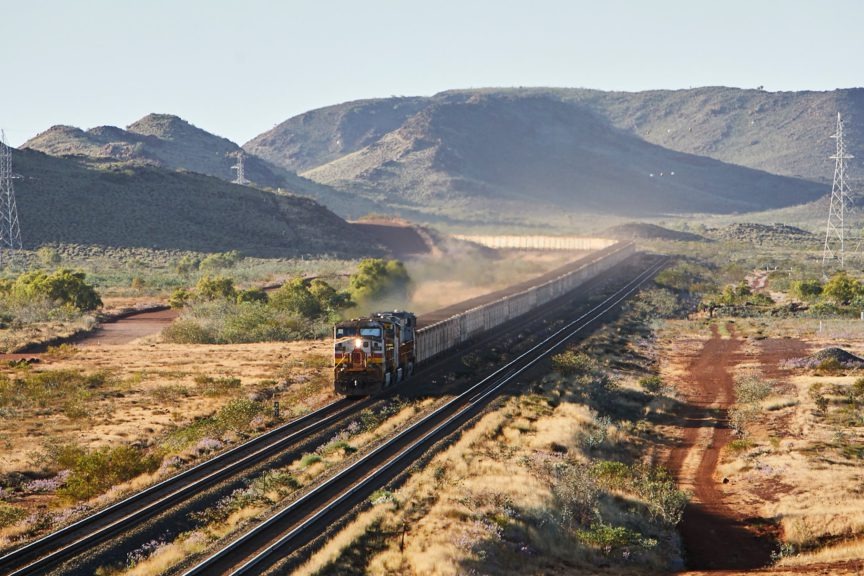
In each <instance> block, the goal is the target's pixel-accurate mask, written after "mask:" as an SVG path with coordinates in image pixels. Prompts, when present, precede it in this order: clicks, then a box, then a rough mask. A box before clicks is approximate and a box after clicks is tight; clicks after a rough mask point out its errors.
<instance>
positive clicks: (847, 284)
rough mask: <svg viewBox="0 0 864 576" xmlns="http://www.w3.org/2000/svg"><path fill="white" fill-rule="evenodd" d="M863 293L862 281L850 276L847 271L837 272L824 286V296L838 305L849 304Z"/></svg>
mask: <svg viewBox="0 0 864 576" xmlns="http://www.w3.org/2000/svg"><path fill="white" fill-rule="evenodd" d="M861 294H862V286H861V282H859V281H858V280H857V279H855V278H852V277H850V276H849V275H848V274H847V273H846V271H841V272H837V273H836V274H834V275H833V276H831V278H830V279H829V280H828V281H827V282H826V283H825V285H824V286H823V287H822V296H823V297H824V298H825V299H827V300H828V301H829V302H831V303H833V304H836V305H838V306H842V305H845V304H849V303H850V302H851V301H852V300H853V299H855V297H856V296H859V295H861Z"/></svg>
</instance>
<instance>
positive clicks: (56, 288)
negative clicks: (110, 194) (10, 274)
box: [10, 268, 102, 312]
mask: <svg viewBox="0 0 864 576" xmlns="http://www.w3.org/2000/svg"><path fill="white" fill-rule="evenodd" d="M85 278H86V275H85V274H84V272H72V271H71V270H67V269H65V268H61V269H60V270H57V271H55V272H53V273H51V274H48V273H47V272H45V271H44V270H34V271H31V272H25V273H24V274H22V275H21V276H19V277H18V278H17V279H16V280H15V282H14V283H13V285H12V287H11V290H10V293H11V296H12V298H14V299H16V300H18V301H19V302H29V301H38V300H40V299H47V300H48V301H49V302H51V303H53V304H54V305H59V306H62V305H68V306H70V307H72V308H75V309H77V310H79V311H81V312H88V311H90V310H95V309H96V308H99V307H100V306H102V300H101V299H100V298H99V295H98V294H97V293H96V290H95V289H94V288H93V286H91V285H90V284H87V282H85Z"/></svg>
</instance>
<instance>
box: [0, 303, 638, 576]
mask: <svg viewBox="0 0 864 576" xmlns="http://www.w3.org/2000/svg"><path fill="white" fill-rule="evenodd" d="M634 289H635V288H634ZM619 292H620V291H619ZM624 297H626V296H624ZM622 298H623V297H622ZM616 303H617V302H616ZM613 306H614V304H613ZM540 314H542V311H540V310H538V311H537V314H533V313H532V314H526V315H525V317H521V318H519V319H518V320H514V321H512V322H511V323H510V326H509V330H512V331H515V330H522V329H524V328H525V327H527V326H529V325H530V323H531V322H533V321H536V319H537V318H539V317H540ZM580 318H583V319H584V318H585V316H584V315H583V316H582V317H580ZM571 324H572V323H571ZM568 326H570V324H568ZM502 328H503V327H502ZM564 329H566V327H565V328H562V330H564ZM579 329H580V330H581V329H582V328H579ZM560 332H561V330H559V331H558V332H556V334H558V333H560ZM498 336H500V334H499V335H497V336H495V335H484V336H481V337H479V338H476V339H475V340H474V344H475V345H476V346H478V347H479V346H482V345H484V344H487V345H488V342H490V341H492V340H493V339H494V338H495V337H498ZM546 341H548V339H547V340H546ZM546 341H544V342H546ZM535 348H536V347H535ZM532 350H534V349H532ZM463 352H465V347H464V346H460V347H458V348H457V349H454V350H453V354H457V355H458V354H460V353H463ZM524 356H525V355H523V356H520V359H523V358H524ZM520 359H517V360H516V361H514V362H518V361H519V360H520ZM538 359H539V357H538ZM534 362H536V360H534V361H532V362H531V364H533V363H534ZM443 364H446V358H442V359H438V360H435V361H432V362H431V364H429V365H428V366H426V367H425V368H424V369H423V370H422V371H421V372H420V373H418V375H417V376H415V379H412V382H415V384H417V382H416V380H420V379H421V378H422V376H423V374H427V375H428V374H429V373H432V372H435V371H436V369H438V368H440V367H441V365H443ZM513 366H514V364H513V363H511V364H508V365H507V367H504V368H502V369H500V370H498V371H496V372H495V373H494V374H492V375H491V376H489V377H488V378H486V379H484V380H483V381H481V382H480V383H478V384H477V385H475V386H474V387H473V388H472V390H477V389H478V388H477V387H478V386H481V385H483V386H485V385H488V383H489V382H490V379H496V378H501V377H503V375H504V374H506V373H507V371H508V370H512V369H513V368H512V367H513ZM528 366H530V364H528V365H526V366H525V367H524V368H521V369H520V370H519V372H517V373H521V371H522V370H524V369H526V368H527V367H528ZM508 367H510V368H508ZM508 381H509V380H508ZM501 385H502V386H503V384H501ZM499 388H500V387H499ZM496 389H497V388H496ZM466 394H468V393H464V394H462V395H460V396H458V397H457V398H454V399H453V400H451V401H450V402H448V403H446V404H445V405H443V406H442V407H441V408H440V409H439V410H437V411H435V412H434V413H433V414H430V415H429V416H428V417H426V418H425V419H424V420H422V421H421V422H425V423H427V424H426V425H427V426H428V425H431V422H432V420H430V418H432V417H433V416H435V415H437V416H435V417H436V418H440V417H441V415H442V414H443V413H444V412H445V411H454V413H455V414H456V416H459V415H463V414H467V413H468V412H466V410H468V408H467V407H466V406H463V409H459V408H457V406H456V404H457V403H459V402H462V403H463V404H464V402H465V398H466ZM487 397H488V396H483V398H487ZM457 400H458V402H457ZM379 401H380V400H377V399H363V400H348V399H343V400H339V401H336V402H334V403H331V404H329V405H327V406H324V407H322V408H320V409H319V410H317V411H315V412H312V413H310V414H307V415H305V416H303V417H301V418H298V419H296V420H293V421H291V422H288V423H286V424H284V425H282V426H280V427H278V428H275V429H273V430H271V431H269V432H267V433H265V434H263V435H261V436H258V437H256V438H253V439H252V440H250V441H248V442H246V443H244V444H241V445H238V446H236V447H234V448H232V449H231V450H228V451H226V452H224V453H222V454H219V455H218V456H216V457H214V458H212V459H210V460H208V461H206V462H202V463H201V464H198V465H196V466H194V467H192V468H189V469H188V470H185V471H183V472H181V473H180V474H177V475H175V476H173V477H171V478H168V479H166V480H164V481H162V482H159V483H158V484H155V485H153V486H151V487H149V488H147V489H145V490H143V491H142V492H139V493H137V494H135V495H132V496H130V497H128V498H126V499H124V500H122V501H120V502H117V503H115V504H113V505H111V506H109V507H107V508H105V509H103V510H100V511H98V512H97V513H95V514H93V515H91V516H89V517H87V518H84V519H82V520H79V521H78V522H75V523H73V524H71V525H69V526H66V527H64V528H62V529H61V530H58V531H57V532H54V533H52V534H49V535H47V536H45V537H42V538H40V539H38V540H35V541H33V542H30V543H29V544H26V545H24V546H21V547H20V548H17V549H15V550H13V551H11V552H8V553H6V554H5V555H3V556H0V574H9V575H10V576H25V575H32V574H46V573H48V572H51V571H55V572H57V571H58V570H59V572H57V573H64V574H65V573H66V571H67V567H66V563H67V562H68V561H69V560H70V559H72V558H77V557H79V556H80V555H83V554H85V553H87V552H88V551H90V550H92V549H93V548H94V547H95V546H99V545H100V544H102V543H105V542H108V541H112V540H114V539H117V540H118V541H119V540H122V539H123V538H124V536H125V534H126V533H128V532H129V531H131V530H133V529H135V528H136V527H138V526H140V525H141V524H142V523H143V522H146V521H148V520H149V519H151V518H155V517H157V516H159V517H160V518H164V516H160V515H161V514H163V513H164V512H166V511H167V510H170V509H172V507H180V506H183V503H184V502H185V501H187V500H190V499H191V498H193V497H194V496H197V495H198V494H200V493H202V492H204V491H207V490H209V489H211V488H212V487H214V486H216V485H217V484H219V483H220V482H226V481H229V482H230V481H235V480H236V479H237V478H242V475H243V474H244V472H245V471H247V470H249V469H251V468H253V467H255V466H256V465H258V466H259V468H260V465H261V463H263V462H265V461H267V460H268V459H270V458H274V457H278V456H279V455H280V454H282V453H286V452H289V451H291V450H293V449H296V448H297V447H298V446H299V445H300V444H302V443H303V442H304V441H308V440H310V439H311V438H312V437H314V436H315V434H316V433H321V431H323V430H326V429H327V428H329V427H332V426H336V425H338V424H339V423H340V422H347V421H349V420H350V419H351V418H352V417H355V416H356V414H358V413H359V412H360V411H361V410H362V409H364V408H367V407H370V406H374V404H375V403H376V402H379ZM479 401H480V400H478V402H479ZM477 405H479V404H477ZM456 416H454V418H455V417H456ZM459 417H460V418H461V416H459ZM453 422H454V423H455V422H456V421H455V420H454V421H453ZM418 424H419V423H418ZM454 425H455V424H454ZM441 430H443V428H439V429H438V430H437V431H433V432H430V434H432V435H434V436H436V437H437V436H438V435H440V434H441ZM420 431H421V428H418V427H416V426H414V427H412V428H410V429H408V430H406V431H405V432H403V434H401V435H400V436H399V438H400V439H401V440H400V442H402V443H403V444H404V442H405V441H406V439H407V438H410V437H411V436H410V435H411V434H417V435H418V436H416V438H415V439H417V440H418V442H422V445H423V446H425V445H426V441H425V440H424V439H426V438H427V436H425V435H424V434H420ZM421 437H422V438H421ZM394 440H395V439H394ZM386 446H391V447H390V448H386ZM392 446H395V444H392V443H389V442H388V443H387V444H385V445H383V446H381V447H379V448H378V449H376V450H375V451H373V452H372V453H370V454H369V455H368V456H367V457H365V458H368V457H371V456H372V455H373V454H375V455H380V454H382V453H383V452H382V450H384V451H386V450H393V448H392ZM418 446H419V444H418ZM418 449H419V448H418ZM378 457H380V456H378ZM406 457H407V453H406V454H403V455H401V456H400V457H399V461H404V459H405V458H406ZM365 458H364V459H363V460H361V462H366V463H367V464H366V465H367V466H368V465H369V464H368V462H369V461H368V460H366V459H365ZM396 461H397V460H395V459H394V463H395V462H396ZM393 465H394V464H390V465H388V467H389V466H393ZM360 469H362V466H360V467H357V466H356V465H355V466H352V467H351V468H349V469H347V470H355V471H356V470H360ZM389 469H390V468H387V470H389ZM387 474H389V472H385V471H382V472H380V473H378V474H377V475H376V476H375V478H379V479H380V478H383V476H386V475H387ZM369 481H372V480H369ZM323 486H332V482H331V481H329V480H328V481H327V482H326V483H325V484H322V485H321V486H319V487H318V488H316V489H314V490H313V491H312V492H310V493H308V494H307V495H304V496H301V497H300V499H298V500H297V501H295V504H296V505H292V506H294V508H293V510H294V511H295V512H294V513H296V511H297V510H299V509H300V508H301V507H302V506H304V505H309V504H308V503H309V502H310V498H312V497H311V496H310V495H311V494H320V492H319V489H321V487H323ZM220 489H221V488H220ZM361 500H362V498H361ZM319 502H320V501H319ZM304 503H306V504H304ZM325 515H327V517H328V518H329V517H330V516H332V511H330V512H328V513H327V514H325ZM160 521H162V520H160ZM310 533H311V532H310ZM295 542H299V539H296V538H295ZM92 565H93V564H92V561H91V563H90V566H92ZM61 566H62V568H58V567H61ZM70 570H71V571H73V572H74V573H90V572H92V570H89V571H88V570H84V571H82V570H81V569H80V568H79V569H72V568H70ZM192 573H194V572H192ZM197 573H208V574H209V573H211V572H197ZM213 573H215V572H213Z"/></svg>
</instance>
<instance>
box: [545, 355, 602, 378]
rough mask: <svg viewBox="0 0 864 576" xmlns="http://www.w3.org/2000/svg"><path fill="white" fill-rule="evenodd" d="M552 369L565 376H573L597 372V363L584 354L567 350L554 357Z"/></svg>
mask: <svg viewBox="0 0 864 576" xmlns="http://www.w3.org/2000/svg"><path fill="white" fill-rule="evenodd" d="M552 368H553V369H554V370H555V371H556V372H559V373H560V374H562V375H563V376H571V375H576V374H587V373H589V372H591V371H593V370H596V368H597V363H596V362H595V361H594V359H593V358H591V357H590V356H588V355H587V354H585V353H584V352H576V351H574V350H567V351H566V352H562V353H560V354H556V355H555V356H552Z"/></svg>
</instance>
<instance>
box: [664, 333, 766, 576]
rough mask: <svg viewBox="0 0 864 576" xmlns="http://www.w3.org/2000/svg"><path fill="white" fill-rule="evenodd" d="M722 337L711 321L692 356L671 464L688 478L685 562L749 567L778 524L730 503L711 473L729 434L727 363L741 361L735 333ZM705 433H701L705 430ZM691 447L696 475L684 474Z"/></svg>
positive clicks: (761, 556)
mask: <svg viewBox="0 0 864 576" xmlns="http://www.w3.org/2000/svg"><path fill="white" fill-rule="evenodd" d="M727 329H728V330H729V332H730V334H732V337H731V338H727V339H724V338H721V336H720V334H719V331H718V330H717V328H716V326H712V338H711V339H710V340H708V341H707V342H705V345H704V346H703V348H702V350H701V351H700V352H699V353H698V355H697V356H696V357H695V358H694V359H693V360H692V361H691V363H690V365H689V366H688V369H687V377H686V384H685V386H684V389H683V390H682V392H683V393H684V395H685V398H684V401H685V402H686V408H685V409H684V411H683V413H682V414H681V418H682V421H683V427H684V435H683V436H684V437H683V439H682V442H681V443H680V444H679V445H678V446H676V447H675V448H673V449H672V452H671V453H670V455H669V459H668V461H667V466H668V467H669V469H670V470H671V471H672V472H673V473H674V474H676V475H677V476H678V478H679V481H681V483H682V484H684V485H685V486H686V485H687V484H688V483H689V482H692V490H693V498H692V501H691V503H690V504H689V505H688V506H687V508H686V510H685V511H684V519H683V521H682V523H681V537H682V540H683V544H684V552H685V562H686V565H687V568H688V569H690V570H712V571H713V570H750V569H754V568H759V567H762V566H766V565H767V564H768V563H769V562H770V560H771V552H772V550H773V549H774V548H775V546H776V544H775V539H774V535H775V533H776V528H775V526H773V525H772V524H770V523H768V522H766V521H764V520H762V519H759V518H752V517H748V515H747V514H746V513H745V512H744V511H742V510H735V509H732V508H731V507H730V506H729V505H727V503H726V502H725V501H724V494H723V492H722V491H721V490H720V489H719V486H720V485H721V484H720V482H722V480H718V479H717V478H715V477H714V474H715V472H716V470H717V464H718V461H719V458H720V452H721V450H722V449H723V447H724V446H726V444H728V442H729V441H730V439H731V430H730V429H729V425H728V409H729V408H730V407H731V405H732V403H733V401H734V388H733V379H732V374H731V373H730V370H729V369H730V367H732V366H735V365H736V364H737V363H739V362H740V360H741V359H742V358H741V353H740V349H741V345H742V341H741V340H740V339H739V338H737V337H735V335H734V325H733V324H728V325H727ZM704 428H711V429H712V430H711V432H710V441H709V442H708V443H707V445H704V444H705V443H704V441H703V443H702V445H700V443H699V442H698V441H699V437H700V430H702V429H704ZM703 438H704V435H703ZM692 450H699V451H701V455H699V464H698V467H697V469H696V472H695V477H693V478H684V477H683V475H684V474H685V473H686V471H685V470H683V466H684V463H685V460H686V459H687V456H688V454H689V453H690V452H691V451H692Z"/></svg>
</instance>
